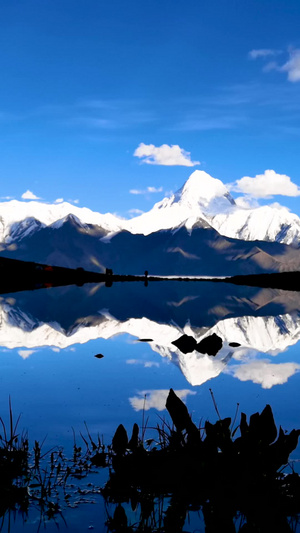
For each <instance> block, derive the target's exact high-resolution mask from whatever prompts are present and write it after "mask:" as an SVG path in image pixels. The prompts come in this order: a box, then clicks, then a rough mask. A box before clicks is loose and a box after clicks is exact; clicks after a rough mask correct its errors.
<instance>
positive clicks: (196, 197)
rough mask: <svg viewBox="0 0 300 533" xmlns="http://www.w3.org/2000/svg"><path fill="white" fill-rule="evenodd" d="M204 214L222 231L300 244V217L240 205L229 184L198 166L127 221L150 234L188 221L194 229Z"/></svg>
mask: <svg viewBox="0 0 300 533" xmlns="http://www.w3.org/2000/svg"><path fill="white" fill-rule="evenodd" d="M199 218H201V219H203V220H205V221H206V222H207V223H208V224H210V225H211V226H212V227H213V228H214V229H216V230H217V231H218V232H219V233H221V235H224V236H227V237H232V238H235V239H242V240H250V241H255V240H265V241H276V242H281V243H284V244H293V245H295V246H298V245H299V243H300V219H299V217H298V216H297V215H294V214H293V213H289V211H288V210H287V209H285V208H277V207H273V206H261V207H257V208H255V209H249V208H242V207H240V206H238V205H237V204H236V203H235V201H234V199H233V198H232V196H231V195H230V193H229V191H228V190H227V189H226V187H225V185H224V184H223V183H222V182H221V181H220V180H218V179H215V178H213V177H212V176H210V175H209V174H207V173H206V172H203V171H200V170H195V172H193V173H192V174H191V176H190V177H189V179H188V180H187V181H186V183H185V184H184V186H183V187H182V188H181V189H179V191H177V193H175V194H174V195H173V196H171V198H165V199H164V200H162V201H161V202H158V203H157V204H155V205H154V207H153V208H152V209H151V210H150V211H148V212H147V213H144V214H142V215H140V216H139V217H136V218H134V219H132V220H131V221H128V222H126V223H125V222H124V227H125V228H126V229H127V230H129V231H131V232H132V233H143V234H144V235H147V234H149V233H151V232H153V231H158V230H159V229H170V228H176V227H178V226H180V225H182V224H184V225H185V226H186V227H187V228H188V229H191V228H192V227H193V226H194V224H195V223H196V222H197V220H198V219H199Z"/></svg>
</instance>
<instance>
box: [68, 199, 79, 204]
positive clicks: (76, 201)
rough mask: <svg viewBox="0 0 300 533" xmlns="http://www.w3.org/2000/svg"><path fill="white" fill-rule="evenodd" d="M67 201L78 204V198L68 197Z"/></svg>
mask: <svg viewBox="0 0 300 533" xmlns="http://www.w3.org/2000/svg"><path fill="white" fill-rule="evenodd" d="M68 202H70V203H71V204H79V200H78V199H76V200H72V198H69V199H68Z"/></svg>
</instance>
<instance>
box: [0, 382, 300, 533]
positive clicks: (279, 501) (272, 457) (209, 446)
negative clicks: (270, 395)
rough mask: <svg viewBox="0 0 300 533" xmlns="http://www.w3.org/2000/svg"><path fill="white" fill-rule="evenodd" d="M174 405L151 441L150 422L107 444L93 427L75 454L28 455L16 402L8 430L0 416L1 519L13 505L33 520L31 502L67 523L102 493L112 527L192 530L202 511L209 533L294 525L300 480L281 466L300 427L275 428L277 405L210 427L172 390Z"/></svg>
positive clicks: (127, 532) (43, 520) (38, 450)
mask: <svg viewBox="0 0 300 533" xmlns="http://www.w3.org/2000/svg"><path fill="white" fill-rule="evenodd" d="M166 407H167V410H168V412H169V414H170V416H171V419H172V423H167V422H166V421H164V420H162V423H161V424H160V425H157V427H156V428H155V432H154V437H153V438H150V439H146V438H145V427H142V429H141V432H140V429H139V427H138V425H137V424H134V426H133V430H132V434H131V436H130V438H129V437H128V435H127V432H126V430H125V428H124V426H123V425H122V424H121V425H120V426H119V427H118V428H117V430H116V433H115V435H114V437H113V439H112V443H111V444H110V445H108V446H104V444H103V442H101V439H100V438H99V437H98V438H97V439H93V438H92V437H91V435H90V434H89V432H88V429H87V428H86V431H87V435H86V436H84V435H81V438H82V446H78V445H77V443H76V441H75V439H74V451H73V457H72V458H70V459H67V458H66V457H65V456H64V455H63V451H62V450H61V449H59V448H58V449H56V450H52V451H50V452H49V453H48V454H47V455H46V456H43V453H42V447H41V445H40V444H39V443H38V442H35V444H34V447H33V448H32V450H30V451H29V445H28V439H27V437H26V436H25V435H23V436H20V435H19V434H18V433H17V426H18V420H17V422H16V424H14V422H13V416H12V409H11V407H10V420H9V427H6V426H5V424H4V422H3V420H2V419H0V423H1V426H2V430H1V432H0V435H1V440H0V473H1V475H0V517H2V525H3V523H4V519H5V516H6V515H8V514H9V513H13V512H15V511H19V512H20V513H21V514H22V515H23V519H24V520H26V516H27V514H28V513H29V512H30V509H31V507H33V506H35V507H38V508H39V511H40V525H39V528H40V526H41V525H43V526H46V525H47V523H48V522H49V520H54V521H57V520H58V518H60V519H61V520H64V517H63V514H64V509H65V510H66V509H67V508H68V507H69V508H70V509H71V508H72V507H76V506H77V504H78V503H80V498H79V499H78V495H82V494H84V495H85V500H84V501H86V498H87V497H89V496H90V497H91V495H93V496H94V495H95V494H96V493H99V492H100V493H101V495H102V497H103V498H104V500H105V502H106V504H107V517H106V524H105V527H106V530H107V531H109V532H115V533H121V532H122V533H133V532H143V533H146V532H147V533H150V532H157V533H158V532H161V533H171V532H172V533H177V532H178V533H180V532H184V531H186V528H187V527H188V526H187V516H188V515H189V514H191V513H194V514H196V512H198V513H200V515H201V516H202V517H203V519H201V518H200V515H199V521H200V522H201V520H202V523H204V524H205V526H204V527H205V532H206V533H221V532H232V533H233V532H240V533H249V532H264V533H265V532H267V531H270V532H271V531H280V532H282V533H285V532H291V531H296V529H297V524H298V520H299V513H300V477H299V475H298V474H297V473H295V472H294V471H293V469H292V467H291V466H290V468H289V472H288V473H287V472H284V471H283V468H282V467H284V466H286V465H287V464H288V461H289V455H290V453H291V452H292V451H293V450H294V449H295V448H296V446H297V443H298V437H299V435H300V430H293V431H291V432H290V433H289V434H287V433H285V432H284V431H283V430H282V428H280V429H279V431H277V428H276V425H275V422H274V419H273V414H272V410H271V407H270V406H269V405H267V406H266V407H265V409H264V410H263V411H262V412H261V413H255V414H253V415H252V416H251V417H250V420H247V418H246V415H245V414H243V413H241V416H240V422H239V424H237V425H236V418H237V416H236V417H235V419H234V420H233V421H232V420H231V418H225V419H221V418H220V417H219V420H217V422H216V423H215V424H211V423H210V422H208V421H206V422H205V423H204V424H203V427H202V426H201V427H197V426H196V425H195V424H194V423H193V421H192V420H191V417H190V415H189V414H188V411H187V408H186V406H185V405H184V404H183V402H182V401H181V400H180V399H179V398H178V397H177V396H176V394H175V393H174V391H173V390H172V389H170V392H169V396H168V398H167V402H166ZM216 410H217V408H216ZM217 412H218V411H217ZM99 468H101V469H103V468H107V470H108V472H107V481H106V483H105V486H104V487H102V488H101V489H99V488H97V487H95V486H94V485H93V484H92V483H88V487H89V489H88V490H85V491H83V490H82V488H80V487H79V485H80V483H81V481H82V479H84V478H88V479H89V474H90V473H91V472H94V471H95V470H97V469H99ZM76 484H77V486H78V487H77V489H76ZM72 491H73V492H72ZM74 493H76V498H77V504H76V505H75V503H74V497H75V496H74ZM68 512H72V511H71V510H70V511H68ZM196 516H197V515H196ZM195 527H196V529H197V527H199V525H198V526H195ZM1 529H2V526H1V521H0V530H1ZM193 529H195V528H193ZM198 530H200V529H198ZM202 530H203V529H202ZM11 531H13V528H12V529H11Z"/></svg>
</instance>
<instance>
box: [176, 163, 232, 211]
mask: <svg viewBox="0 0 300 533" xmlns="http://www.w3.org/2000/svg"><path fill="white" fill-rule="evenodd" d="M221 198H222V199H226V204H227V205H228V207H230V205H234V204H235V201H234V199H233V198H232V197H231V195H230V194H229V192H228V189H227V188H226V187H225V185H224V183H222V181H221V180H218V179H216V178H213V177H212V176H210V175H209V174H208V173H207V172H204V171H203V170H195V171H194V172H193V173H192V174H191V175H190V177H189V178H188V180H187V181H186V182H185V184H184V185H183V187H181V189H179V191H178V192H177V193H176V194H175V201H177V202H179V203H181V204H185V205H188V206H190V207H194V206H196V205H200V206H202V207H205V208H208V207H211V204H212V203H213V202H214V200H217V201H218V202H220V199H221Z"/></svg>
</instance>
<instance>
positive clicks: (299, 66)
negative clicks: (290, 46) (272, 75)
mask: <svg viewBox="0 0 300 533" xmlns="http://www.w3.org/2000/svg"><path fill="white" fill-rule="evenodd" d="M289 54H290V59H289V60H288V61H287V62H286V63H285V64H284V65H282V66H281V67H280V68H279V70H280V71H281V72H287V73H288V80H289V81H291V82H295V81H300V49H295V50H290V52H289Z"/></svg>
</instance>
